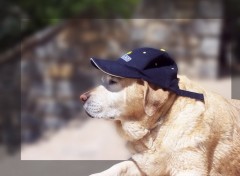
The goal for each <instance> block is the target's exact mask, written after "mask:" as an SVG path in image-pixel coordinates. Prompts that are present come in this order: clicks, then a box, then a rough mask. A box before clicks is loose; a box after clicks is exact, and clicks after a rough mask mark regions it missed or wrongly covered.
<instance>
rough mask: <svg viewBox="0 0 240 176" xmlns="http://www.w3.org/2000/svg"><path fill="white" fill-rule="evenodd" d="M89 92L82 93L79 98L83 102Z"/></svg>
mask: <svg viewBox="0 0 240 176" xmlns="http://www.w3.org/2000/svg"><path fill="white" fill-rule="evenodd" d="M89 96H90V95H89V93H88V92H86V93H83V94H82V95H80V100H82V101H83V102H85V101H87V99H88V98H89Z"/></svg>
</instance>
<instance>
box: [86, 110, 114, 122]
mask: <svg viewBox="0 0 240 176" xmlns="http://www.w3.org/2000/svg"><path fill="white" fill-rule="evenodd" d="M85 112H86V114H87V115H88V116H89V117H91V118H95V119H104V120H115V117H101V116H99V115H97V114H92V113H91V112H88V111H85Z"/></svg>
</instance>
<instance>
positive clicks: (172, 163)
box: [80, 75, 240, 176]
mask: <svg viewBox="0 0 240 176" xmlns="http://www.w3.org/2000/svg"><path fill="white" fill-rule="evenodd" d="M178 79H179V87H180V89H183V90H188V91H193V92H199V93H202V94H203V95H204V102H202V101H198V100H196V99H192V98H188V97H181V96H177V95H176V94H175V93H172V92H170V91H168V90H163V89H161V88H158V87H156V86H154V85H152V84H150V83H148V82H146V81H143V80H139V79H129V78H117V77H112V76H108V75H107V76H106V77H105V78H104V80H103V85H100V86H98V87H96V88H95V89H93V90H91V91H89V92H86V93H84V94H83V95H81V96H80V98H81V100H82V101H84V109H85V110H86V112H87V113H88V115H89V116H91V117H94V118H102V119H112V120H114V121H115V123H116V126H117V128H118V130H119V132H120V133H121V134H122V136H123V137H124V138H125V139H127V140H128V141H129V144H130V147H131V148H132V149H133V151H134V154H133V155H132V158H131V159H130V160H128V161H124V162H122V163H119V164H117V165H114V166H113V167H111V168H110V169H108V170H106V171H103V172H101V173H98V174H93V175H92V176H143V175H148V176H168V175H171V176H207V175H210V176H240V109H239V107H240V101H239V100H227V99H225V98H223V97H222V96H220V95H218V94H215V93H213V92H210V91H207V90H205V89H204V88H202V87H200V86H199V85H198V84H196V83H194V82H193V81H191V80H189V79H188V78H186V77H185V76H178Z"/></svg>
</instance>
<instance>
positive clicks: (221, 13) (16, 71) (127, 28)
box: [0, 0, 240, 160]
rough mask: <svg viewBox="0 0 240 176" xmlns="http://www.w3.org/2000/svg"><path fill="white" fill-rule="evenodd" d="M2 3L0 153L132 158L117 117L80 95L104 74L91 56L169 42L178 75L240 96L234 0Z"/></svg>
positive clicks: (239, 26)
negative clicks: (91, 110) (90, 112)
mask: <svg viewBox="0 0 240 176" xmlns="http://www.w3.org/2000/svg"><path fill="white" fill-rule="evenodd" d="M0 9H1V10H0V14H1V16H0V19H1V20H0V78H1V82H0V92H1V93H0V96H1V98H0V143H1V145H0V158H1V157H2V158H6V157H8V156H9V155H11V156H16V155H14V154H17V155H18V154H19V153H21V159H22V160H124V159H128V158H129V157H130V153H129V152H128V151H127V149H126V147H125V141H123V140H122V139H121V138H120V137H119V136H118V135H117V133H116V131H115V129H114V127H113V124H112V123H111V122H106V121H102V120H95V119H90V118H88V117H87V116H86V114H85V113H84V111H83V109H82V103H81V102H80V101H79V95H80V94H81V93H83V92H84V91H86V90H88V89H89V88H92V87H94V86H96V85H97V84H98V83H99V80H100V76H101V74H102V73H100V71H98V70H96V69H94V68H93V67H92V66H91V64H90V62H89V58H90V57H92V56H98V57H101V58H105V59H116V58H118V57H119V56H121V55H122V54H124V53H126V52H127V51H130V50H132V49H133V48H136V47H142V46H148V47H154V48H159V49H160V48H163V49H165V50H166V51H167V52H169V53H171V54H172V55H173V56H174V58H175V59H176V61H177V63H178V66H179V70H180V73H181V74H186V75H187V76H188V77H190V78H191V79H194V80H197V81H199V83H200V84H202V85H203V86H204V87H206V88H208V89H210V90H213V91H215V92H218V93H220V94H221V95H223V96H224V97H226V98H231V97H232V98H238V99H239V98H240V94H239V90H240V89H239V86H240V83H239V78H238V74H239V70H240V52H239V51H240V19H239V14H240V2H238V1H237V0H229V1H219V0H212V1H210V0H191V1H190V0H184V1H173V0H160V1H153V0H128V1H127V0H121V1H110V0H78V1H76V0H72V1H65V0H61V1H55V0H42V1H39V2H37V1H30V0H16V1H1V2H0Z"/></svg>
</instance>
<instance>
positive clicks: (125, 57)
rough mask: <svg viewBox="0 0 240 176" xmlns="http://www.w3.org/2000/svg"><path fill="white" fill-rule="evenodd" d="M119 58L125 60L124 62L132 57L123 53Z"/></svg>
mask: <svg viewBox="0 0 240 176" xmlns="http://www.w3.org/2000/svg"><path fill="white" fill-rule="evenodd" d="M121 58H122V59H123V60H125V61H126V62H129V61H130V60H132V58H131V57H130V56H129V55H127V54H124V55H123V56H122V57H121Z"/></svg>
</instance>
